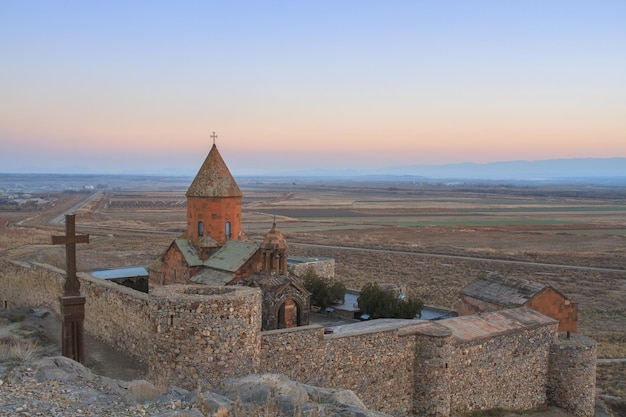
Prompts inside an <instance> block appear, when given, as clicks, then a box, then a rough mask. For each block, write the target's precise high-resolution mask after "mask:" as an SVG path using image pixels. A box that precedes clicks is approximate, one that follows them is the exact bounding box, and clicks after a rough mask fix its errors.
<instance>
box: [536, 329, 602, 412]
mask: <svg viewBox="0 0 626 417" xmlns="http://www.w3.org/2000/svg"><path fill="white" fill-rule="evenodd" d="M596 360H597V343H596V341H595V340H593V339H590V338H588V337H585V336H581V335H578V334H572V335H571V336H570V338H567V336H566V334H565V333H560V334H559V338H558V340H557V341H556V343H555V344H553V345H552V348H551V350H550V372H549V375H550V378H549V383H548V398H549V400H550V401H549V402H550V403H551V404H554V405H556V406H557V407H561V408H564V409H565V410H567V411H569V412H570V413H572V414H573V415H575V416H577V417H592V416H593V415H594V414H595V409H594V407H595V385H596Z"/></svg>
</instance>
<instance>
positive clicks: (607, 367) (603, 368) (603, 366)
mask: <svg viewBox="0 0 626 417" xmlns="http://www.w3.org/2000/svg"><path fill="white" fill-rule="evenodd" d="M596 386H597V388H599V389H600V391H601V392H602V393H603V394H606V395H612V396H615V397H620V398H626V362H611V363H599V364H598V368H597V373H596Z"/></svg>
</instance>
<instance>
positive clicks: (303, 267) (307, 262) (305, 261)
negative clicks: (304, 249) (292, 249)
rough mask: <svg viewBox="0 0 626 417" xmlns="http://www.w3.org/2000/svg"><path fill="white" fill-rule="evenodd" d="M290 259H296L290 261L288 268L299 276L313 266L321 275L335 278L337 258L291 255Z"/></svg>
mask: <svg viewBox="0 0 626 417" xmlns="http://www.w3.org/2000/svg"><path fill="white" fill-rule="evenodd" d="M289 261H296V262H293V263H289V264H288V265H287V269H288V270H289V272H291V273H292V274H294V275H297V276H299V277H302V276H304V274H306V271H307V269H309V268H313V271H315V273H316V274H317V275H319V276H320V277H324V278H334V277H335V260H334V259H332V258H317V259H316V258H307V257H304V256H294V255H289V257H288V262H289Z"/></svg>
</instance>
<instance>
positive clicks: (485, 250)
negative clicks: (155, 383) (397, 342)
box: [0, 178, 626, 397]
mask: <svg viewBox="0 0 626 417" xmlns="http://www.w3.org/2000/svg"><path fill="white" fill-rule="evenodd" d="M100 181H106V179H104V180H102V179H101V180H100ZM145 181H151V180H149V179H146V180H145ZM189 182H190V179H189ZM238 182H239V185H240V187H241V189H242V191H243V193H244V200H243V202H244V208H243V229H244V231H245V233H246V235H247V236H248V237H249V238H250V239H256V240H259V239H262V237H263V235H264V234H265V233H266V232H267V231H268V230H269V228H270V227H271V224H272V222H274V221H275V222H276V223H277V225H278V227H279V228H280V230H281V231H282V232H283V234H284V235H285V237H286V238H287V241H288V242H289V244H290V249H289V251H290V253H291V254H295V255H306V256H317V257H332V258H334V259H335V260H336V277H337V278H338V279H340V280H341V281H342V282H344V283H345V284H346V285H347V286H348V287H349V288H357V289H358V288H361V287H362V286H363V285H364V284H365V283H367V282H378V283H394V284H396V285H398V286H400V287H401V288H404V289H405V291H406V292H407V293H409V294H411V295H415V296H418V297H420V298H421V299H422V300H424V302H425V304H428V305H435V306H443V307H448V308H454V307H455V305H456V301H457V299H458V294H459V291H460V289H461V288H462V287H463V286H464V285H466V284H467V283H469V282H470V281H472V280H474V279H476V278H478V277H480V276H482V275H483V274H486V273H487V272H491V271H494V272H499V273H502V274H508V275H513V276H519V277H524V278H529V279H533V280H536V281H540V282H544V283H546V284H550V285H552V286H554V287H555V288H556V289H557V290H559V291H561V292H562V293H564V294H566V295H567V296H568V297H570V298H571V299H572V300H573V301H574V302H576V303H578V305H579V331H580V333H582V334H585V335H588V336H591V337H593V338H595V339H596V340H597V341H598V342H599V349H598V353H599V355H598V356H599V357H600V358H626V261H625V259H626V191H625V189H624V187H623V186H612V185H589V184H544V183H520V184H512V185H511V184H499V183H495V182H482V183H475V184H464V183H458V182H454V183H434V182H423V181H419V180H409V179H385V180H375V179H371V180H367V181H364V180H331V179H318V180H313V179H309V180H302V179H297V180H284V179H276V178H266V179H262V178H244V179H238ZM187 185H188V183H187ZM187 185H185V180H181V181H179V182H167V183H166V184H165V185H164V186H158V185H155V184H154V183H153V182H150V183H149V184H145V185H141V184H139V185H138V184H136V183H133V185H132V187H128V186H126V187H125V186H123V185H121V186H120V185H118V186H116V187H108V186H107V185H106V183H104V185H102V184H101V185H100V186H99V187H98V188H97V189H94V190H91V189H89V190H79V191H72V192H67V191H54V192H49V191H47V192H44V191H35V190H31V191H30V192H29V195H30V198H34V199H35V198H38V199H40V200H41V201H39V200H37V201H39V203H38V204H31V205H22V206H20V207H16V206H15V205H6V204H5V205H0V221H1V223H2V225H1V226H0V256H4V257H9V258H12V259H22V260H30V261H37V262H44V263H49V264H52V265H55V266H57V267H64V262H65V257H64V252H63V248H61V247H57V246H51V245H50V244H49V243H50V236H51V235H52V234H62V233H63V226H62V224H61V223H60V219H62V214H63V213H65V212H69V211H72V212H74V213H75V214H76V215H77V230H78V232H81V233H89V234H90V236H91V237H90V243H89V244H88V245H81V246H80V247H79V249H78V269H79V270H82V271H89V270H93V269H99V268H111V267H119V266H130V265H149V264H150V263H152V262H153V261H154V260H156V259H157V258H158V257H159V256H160V255H161V254H162V253H163V252H164V251H165V249H166V248H167V247H168V246H169V244H170V243H171V241H172V239H173V238H174V237H176V236H178V235H180V234H181V233H182V231H183V230H184V228H185V227H186V206H185V195H184V193H185V190H186V186H187ZM598 386H599V388H600V389H601V391H602V392H605V393H608V394H612V395H617V396H620V397H626V364H625V363H624V362H623V361H622V362H619V361H618V362H608V363H600V364H599V368H598Z"/></svg>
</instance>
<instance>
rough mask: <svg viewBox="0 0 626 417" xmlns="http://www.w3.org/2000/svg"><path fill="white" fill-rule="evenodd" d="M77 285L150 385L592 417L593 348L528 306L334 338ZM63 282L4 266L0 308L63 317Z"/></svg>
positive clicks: (250, 291)
mask: <svg viewBox="0 0 626 417" xmlns="http://www.w3.org/2000/svg"><path fill="white" fill-rule="evenodd" d="M78 278H79V279H80V281H81V291H82V293H83V294H84V295H85V296H86V298H87V302H86V317H85V329H86V330H87V331H88V332H90V333H92V334H95V335H97V336H99V337H101V338H102V339H103V340H105V341H106V342H108V343H110V344H113V345H115V346H117V347H119V348H120V349H122V350H124V351H126V352H128V353H129V354H131V355H133V356H134V357H135V358H137V359H138V360H140V361H142V362H144V363H146V364H147V365H148V367H149V372H150V377H151V379H154V380H155V382H164V383H171V384H176V385H180V386H182V387H186V388H190V389H195V388H204V387H206V388H212V387H216V386H218V385H219V384H221V383H222V381H224V379H225V378H227V377H230V376H245V375H247V374H249V373H257V372H277V373H284V374H285V375H287V376H288V377H290V378H292V379H295V380H297V381H299V382H305V383H309V384H313V385H320V386H325V387H330V388H345V389H351V390H353V391H354V392H355V393H356V394H357V395H359V396H360V397H361V398H362V399H363V401H364V403H365V404H366V405H367V406H368V407H369V408H374V409H377V410H380V411H385V412H388V413H391V414H394V415H407V414H411V413H415V414H418V415H428V416H441V417H447V416H450V415H451V414H454V413H458V412H461V411H466V410H476V409H489V408H496V407H502V408H510V409H526V408H531V407H534V406H536V405H539V404H543V403H550V404H555V405H558V406H560V407H563V408H565V409H567V410H569V411H570V412H571V413H573V415H575V416H577V417H591V415H593V407H594V393H595V366H596V365H595V359H596V346H595V342H594V341H593V340H591V339H588V338H583V337H580V336H574V337H572V338H571V339H567V338H565V337H563V336H562V337H558V338H557V322H556V320H554V319H551V318H549V317H547V316H544V315H543V314H541V313H539V312H537V311H535V310H532V309H530V308H517V309H510V310H501V311H497V312H490V313H483V314H480V315H475V316H465V317H458V318H452V319H446V320H440V321H438V322H421V321H414V320H409V321H398V323H397V325H396V324H393V323H392V325H391V326H387V327H381V328H375V327H370V328H368V327H359V326H357V327H356V328H354V329H353V328H351V330H349V331H346V332H345V333H335V334H324V330H323V328H322V327H320V326H304V327H298V328H293V329H284V330H273V331H266V332H262V331H261V316H262V313H261V293H260V291H259V290H258V289H254V288H246V287H237V286H234V287H210V286H170V287H162V288H159V289H157V290H153V292H152V293H151V294H144V293H140V292H138V291H134V290H132V289H129V288H125V287H122V286H119V285H115V284H111V283H107V282H103V281H102V280H99V279H96V278H93V277H90V276H89V275H88V274H78ZM63 279H64V275H63V271H61V270H58V269H56V268H53V267H50V266H46V265H41V264H29V263H17V262H13V261H8V260H3V259H0V303H1V305H2V306H3V307H5V308H14V307H20V306H47V307H49V308H51V309H52V310H54V311H56V312H57V313H58V296H59V295H60V294H61V292H62V282H63ZM368 325H369V324H367V323H366V324H365V326H368Z"/></svg>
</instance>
